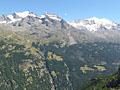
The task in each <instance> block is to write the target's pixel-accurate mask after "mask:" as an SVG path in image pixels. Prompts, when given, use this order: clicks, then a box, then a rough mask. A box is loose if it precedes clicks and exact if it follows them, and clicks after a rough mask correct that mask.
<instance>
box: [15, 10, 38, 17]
mask: <svg viewBox="0 0 120 90" xmlns="http://www.w3.org/2000/svg"><path fill="white" fill-rule="evenodd" d="M15 14H16V15H17V16H19V17H21V18H25V17H27V16H32V17H36V14H34V13H33V12H30V11H24V12H15Z"/></svg>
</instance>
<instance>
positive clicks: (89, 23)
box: [70, 17, 117, 31]
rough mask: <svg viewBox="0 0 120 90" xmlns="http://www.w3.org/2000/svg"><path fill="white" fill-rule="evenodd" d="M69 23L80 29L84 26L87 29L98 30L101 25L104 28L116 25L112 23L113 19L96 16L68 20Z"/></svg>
mask: <svg viewBox="0 0 120 90" xmlns="http://www.w3.org/2000/svg"><path fill="white" fill-rule="evenodd" d="M70 24H71V25H72V26H74V27H75V28H78V29H81V28H83V27H84V28H86V29H87V30H89V31H98V30H99V29H100V28H101V27H104V28H106V29H112V27H115V26H117V24H116V23H114V22H113V21H110V20H108V19H105V18H100V19H99V18H96V17H92V18H88V19H84V20H79V21H73V22H70Z"/></svg>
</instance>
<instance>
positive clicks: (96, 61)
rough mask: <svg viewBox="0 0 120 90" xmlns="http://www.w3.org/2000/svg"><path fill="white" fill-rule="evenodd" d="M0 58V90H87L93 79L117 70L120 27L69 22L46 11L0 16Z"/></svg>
mask: <svg viewBox="0 0 120 90" xmlns="http://www.w3.org/2000/svg"><path fill="white" fill-rule="evenodd" d="M0 59H1V60H0V90H85V89H87V90H91V88H92V87H93V85H94V84H88V83H89V81H91V80H93V78H96V77H97V76H107V75H110V74H112V73H115V72H117V70H118V67H119V65H120V24H118V23H115V22H113V21H110V20H108V19H105V18H100V19H99V18H96V17H92V18H88V19H84V20H75V21H71V22H68V21H66V20H64V19H63V18H61V17H59V16H57V15H55V14H53V13H48V12H46V13H45V14H43V15H41V16H38V15H37V14H35V13H33V12H30V11H25V12H15V13H13V14H11V15H1V16H0ZM97 80H99V79H95V81H97ZM87 85H88V86H87ZM89 85H91V87H90V86H89ZM98 85H99V82H98ZM86 87H88V88H86ZM92 89H93V88H92ZM107 89H108V90H111V89H110V88H109V87H108V88H107ZM95 90H97V88H96V89H95ZM103 90H106V88H105V89H103ZM116 90H117V89H116Z"/></svg>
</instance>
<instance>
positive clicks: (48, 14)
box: [45, 12, 62, 21]
mask: <svg viewBox="0 0 120 90" xmlns="http://www.w3.org/2000/svg"><path fill="white" fill-rule="evenodd" d="M45 16H46V17H48V18H50V19H53V20H57V21H61V20H62V19H61V18H60V17H58V16H57V15H55V14H51V13H48V12H46V13H45Z"/></svg>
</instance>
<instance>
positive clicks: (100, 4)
mask: <svg viewBox="0 0 120 90" xmlns="http://www.w3.org/2000/svg"><path fill="white" fill-rule="evenodd" d="M27 10H29V11H33V12H35V13H37V14H38V15H41V14H43V13H45V12H52V13H55V14H57V15H59V16H61V17H63V18H64V19H66V20H74V19H85V18H89V17H93V16H95V17H98V18H102V17H104V18H108V19H110V20H113V21H116V22H120V0H1V1H0V14H4V13H5V14H9V13H12V12H15V11H17V12H19V11H20V12H21V11H27Z"/></svg>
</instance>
